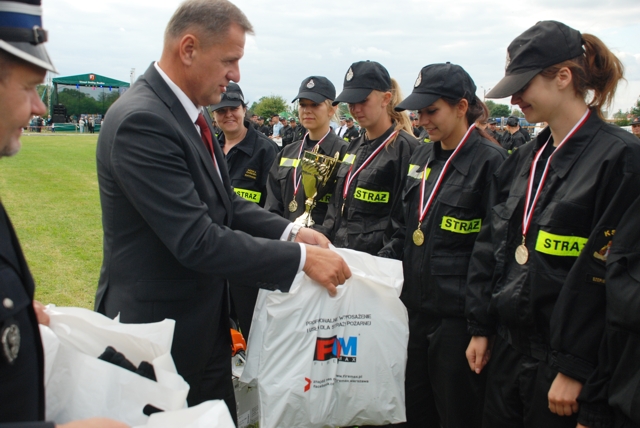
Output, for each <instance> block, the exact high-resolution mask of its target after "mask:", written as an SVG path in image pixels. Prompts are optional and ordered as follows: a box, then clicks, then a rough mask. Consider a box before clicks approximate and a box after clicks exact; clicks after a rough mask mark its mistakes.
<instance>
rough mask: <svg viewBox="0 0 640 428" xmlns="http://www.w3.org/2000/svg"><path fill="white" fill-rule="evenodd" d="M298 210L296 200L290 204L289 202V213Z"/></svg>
mask: <svg viewBox="0 0 640 428" xmlns="http://www.w3.org/2000/svg"><path fill="white" fill-rule="evenodd" d="M297 209H298V203H297V202H296V200H295V199H294V200H292V201H291V202H289V211H291V212H292V213H294V212H296V210H297Z"/></svg>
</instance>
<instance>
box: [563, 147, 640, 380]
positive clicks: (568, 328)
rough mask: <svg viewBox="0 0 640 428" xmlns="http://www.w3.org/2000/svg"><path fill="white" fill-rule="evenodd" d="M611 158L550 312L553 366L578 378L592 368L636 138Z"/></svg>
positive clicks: (632, 192) (639, 176) (635, 171)
mask: <svg viewBox="0 0 640 428" xmlns="http://www.w3.org/2000/svg"><path fill="white" fill-rule="evenodd" d="M615 162H616V163H615V165H613V166H612V168H609V171H611V173H610V176H609V177H603V179H602V181H601V183H603V185H602V187H601V188H600V189H598V190H597V196H596V201H597V202H596V206H594V207H593V210H594V212H595V216H594V218H596V219H597V223H596V224H595V225H594V227H593V228H592V232H591V234H590V235H589V237H588V241H587V243H586V245H585V246H584V248H583V249H582V252H581V253H580V255H579V256H578V259H577V260H576V262H575V263H574V265H573V267H572V268H571V270H570V271H569V274H568V275H567V278H566V280H565V282H564V286H563V287H562V290H561V291H560V294H559V296H558V300H557V302H556V305H555V307H554V311H553V313H552V316H551V347H552V350H553V358H552V366H554V368H556V369H557V370H558V371H560V372H562V373H564V374H565V375H567V376H570V377H572V378H574V379H576V380H578V381H580V382H582V383H584V382H585V381H586V380H587V379H588V378H589V377H590V376H591V374H592V372H593V370H594V369H595V368H596V365H597V363H598V348H599V346H600V341H601V338H602V335H603V332H604V324H605V301H606V289H605V286H604V282H605V281H604V279H605V260H606V259H607V254H608V247H609V246H610V245H611V242H612V237H613V234H614V233H615V231H616V229H618V225H619V223H620V219H621V218H622V216H623V215H624V214H625V213H626V212H627V210H628V209H629V207H630V205H631V204H632V203H633V202H634V201H635V200H636V199H637V198H638V194H639V191H640V144H627V145H626V146H625V149H624V150H623V151H622V152H621V153H620V154H618V156H617V158H616V159H615Z"/></svg>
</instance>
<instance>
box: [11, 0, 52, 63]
mask: <svg viewBox="0 0 640 428" xmlns="http://www.w3.org/2000/svg"><path fill="white" fill-rule="evenodd" d="M41 4H42V3H41V1H40V0H15V1H0V49H2V50H3V51H5V52H8V53H10V54H12V55H14V56H17V57H18V58H20V59H22V60H24V61H26V62H28V63H30V64H34V65H36V66H38V67H41V68H44V69H45V70H49V71H52V72H54V73H57V70H56V68H55V67H54V66H53V63H52V62H51V59H50V58H49V54H48V53H47V50H46V49H45V48H44V42H46V41H47V32H46V31H45V30H44V29H43V28H42V5H41Z"/></svg>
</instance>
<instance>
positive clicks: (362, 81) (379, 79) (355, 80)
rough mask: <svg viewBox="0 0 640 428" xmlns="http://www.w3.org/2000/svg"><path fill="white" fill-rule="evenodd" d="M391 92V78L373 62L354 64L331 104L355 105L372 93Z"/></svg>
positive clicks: (378, 64) (379, 65) (380, 65)
mask: <svg viewBox="0 0 640 428" xmlns="http://www.w3.org/2000/svg"><path fill="white" fill-rule="evenodd" d="M389 90H391V76H390V75H389V72H388V71H387V69H386V68H384V67H383V66H382V64H380V63H377V62H375V61H360V62H354V63H353V64H351V67H349V70H347V74H345V76H344V83H343V85H342V92H341V93H340V95H338V97H337V98H336V99H335V101H334V102H333V105H336V104H338V103H348V104H355V103H361V102H362V101H364V100H366V99H367V97H368V96H369V94H370V93H371V92H372V91H381V92H387V91H389Z"/></svg>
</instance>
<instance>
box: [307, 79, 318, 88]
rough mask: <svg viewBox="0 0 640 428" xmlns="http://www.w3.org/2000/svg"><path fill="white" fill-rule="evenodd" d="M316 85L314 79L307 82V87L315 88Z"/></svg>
mask: <svg viewBox="0 0 640 428" xmlns="http://www.w3.org/2000/svg"><path fill="white" fill-rule="evenodd" d="M314 86H316V84H315V83H313V79H311V80H309V83H307V88H309V89H313V87H314Z"/></svg>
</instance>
